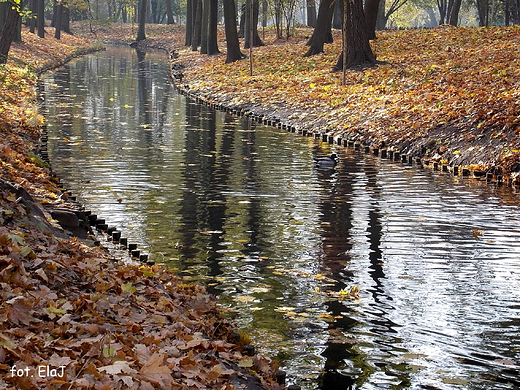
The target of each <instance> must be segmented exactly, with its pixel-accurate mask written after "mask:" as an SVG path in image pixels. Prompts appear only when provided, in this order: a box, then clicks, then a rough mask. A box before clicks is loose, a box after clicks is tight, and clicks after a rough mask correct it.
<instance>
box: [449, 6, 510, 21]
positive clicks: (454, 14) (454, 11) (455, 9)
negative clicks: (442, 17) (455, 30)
mask: <svg viewBox="0 0 520 390" xmlns="http://www.w3.org/2000/svg"><path fill="white" fill-rule="evenodd" d="M506 1H507V0H506ZM461 5H462V0H453V3H452V6H451V10H450V19H449V20H448V23H449V24H451V25H452V26H458V25H459V11H460V7H461Z"/></svg>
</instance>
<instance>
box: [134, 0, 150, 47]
mask: <svg viewBox="0 0 520 390" xmlns="http://www.w3.org/2000/svg"><path fill="white" fill-rule="evenodd" d="M147 8H148V1H147V0H140V3H139V27H138V28H137V38H136V39H135V40H136V41H137V42H140V41H144V40H145V39H146V33H145V26H146V10H147Z"/></svg>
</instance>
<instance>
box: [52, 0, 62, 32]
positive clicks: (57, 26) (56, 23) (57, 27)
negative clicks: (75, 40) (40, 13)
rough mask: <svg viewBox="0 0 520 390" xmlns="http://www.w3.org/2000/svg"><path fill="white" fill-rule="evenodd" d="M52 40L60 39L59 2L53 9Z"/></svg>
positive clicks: (60, 11)
mask: <svg viewBox="0 0 520 390" xmlns="http://www.w3.org/2000/svg"><path fill="white" fill-rule="evenodd" d="M54 15H55V16H54V17H53V19H54V28H55V31H54V38H56V39H61V17H62V15H63V3H62V2H61V0H59V1H57V2H56V6H55V7H54Z"/></svg>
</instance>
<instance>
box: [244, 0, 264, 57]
mask: <svg viewBox="0 0 520 390" xmlns="http://www.w3.org/2000/svg"><path fill="white" fill-rule="evenodd" d="M251 1H252V2H253V7H252V8H253V28H252V29H251V3H250V2H251ZM259 10H260V2H259V1H258V0H247V3H246V12H245V31H244V32H245V36H244V49H249V45H250V42H251V37H250V36H251V30H252V31H253V47H257V46H264V42H262V40H261V39H260V35H258V13H259Z"/></svg>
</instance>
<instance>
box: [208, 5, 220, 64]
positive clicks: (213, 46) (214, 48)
mask: <svg viewBox="0 0 520 390" xmlns="http://www.w3.org/2000/svg"><path fill="white" fill-rule="evenodd" d="M217 27H218V0H209V25H208V50H207V52H208V54H209V55H213V54H218V53H220V51H219V49H218V35H217V33H218V30H217Z"/></svg>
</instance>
